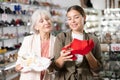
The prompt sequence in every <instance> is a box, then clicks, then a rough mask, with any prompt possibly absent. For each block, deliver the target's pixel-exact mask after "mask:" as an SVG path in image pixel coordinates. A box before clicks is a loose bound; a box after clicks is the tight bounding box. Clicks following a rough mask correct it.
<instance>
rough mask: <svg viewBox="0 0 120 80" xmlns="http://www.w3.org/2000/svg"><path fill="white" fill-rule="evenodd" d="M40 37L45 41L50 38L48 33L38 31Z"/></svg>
mask: <svg viewBox="0 0 120 80" xmlns="http://www.w3.org/2000/svg"><path fill="white" fill-rule="evenodd" d="M40 38H41V40H42V41H47V40H49V39H50V33H40Z"/></svg>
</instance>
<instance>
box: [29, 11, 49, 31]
mask: <svg viewBox="0 0 120 80" xmlns="http://www.w3.org/2000/svg"><path fill="white" fill-rule="evenodd" d="M42 16H47V17H48V18H49V19H50V20H51V14H50V11H48V10H46V9H37V10H35V11H34V13H33V14H32V16H31V28H30V29H31V32H32V33H38V31H37V30H36V29H35V24H36V22H37V20H38V19H39V18H41V17H42Z"/></svg>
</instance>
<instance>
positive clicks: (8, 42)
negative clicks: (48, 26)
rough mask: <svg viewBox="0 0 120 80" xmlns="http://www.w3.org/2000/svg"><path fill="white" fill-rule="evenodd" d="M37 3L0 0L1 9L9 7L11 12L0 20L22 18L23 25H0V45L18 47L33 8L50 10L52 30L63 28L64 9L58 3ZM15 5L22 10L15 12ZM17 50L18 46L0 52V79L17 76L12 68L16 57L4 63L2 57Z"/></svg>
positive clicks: (28, 26)
mask: <svg viewBox="0 0 120 80" xmlns="http://www.w3.org/2000/svg"><path fill="white" fill-rule="evenodd" d="M38 3H39V4H34V3H33V2H32V3H30V4H29V3H22V2H17V3H16V2H0V4H1V5H2V8H3V9H5V7H9V8H10V9H11V11H12V13H11V14H5V15H7V16H5V17H6V18H1V19H0V20H2V19H3V22H4V21H7V22H8V23H10V22H11V21H12V20H15V21H17V19H22V20H24V25H19V24H16V25H14V24H12V25H11V24H10V25H9V24H7V25H5V26H4V25H2V26H0V47H6V46H8V47H10V48H14V47H15V46H16V47H18V45H17V44H19V43H22V41H23V38H24V36H25V35H27V34H29V33H30V23H29V21H30V16H31V14H32V13H33V11H34V10H36V9H39V8H45V9H47V10H49V11H50V12H51V14H52V18H53V20H54V21H53V22H54V24H53V25H54V31H56V30H58V32H59V31H61V30H63V27H65V25H64V24H63V23H62V22H64V21H65V19H64V15H62V14H65V13H64V12H65V9H64V8H60V6H58V5H54V4H50V3H47V2H38ZM15 5H16V6H18V5H19V6H21V8H22V9H21V11H22V12H21V11H17V12H15V10H14V8H15ZM24 11H25V12H24ZM0 17H2V14H0ZM11 31H12V32H11ZM54 31H53V32H54ZM58 32H57V33H58ZM26 33H27V34H26ZM57 33H55V34H57ZM11 34H12V35H11ZM17 51H18V48H17V49H14V50H10V51H5V52H2V53H1V54H0V59H1V60H3V63H0V80H12V79H14V78H15V77H17V76H19V73H17V72H16V71H15V70H14V67H15V61H16V60H17V59H15V60H12V59H11V61H12V62H7V63H4V59H5V58H9V56H10V55H14V56H17ZM0 62H2V61H0Z"/></svg>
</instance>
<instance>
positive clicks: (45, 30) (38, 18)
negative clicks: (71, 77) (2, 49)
mask: <svg viewBox="0 0 120 80" xmlns="http://www.w3.org/2000/svg"><path fill="white" fill-rule="evenodd" d="M31 22H32V24H31V31H32V32H33V34H32V35H30V36H27V37H25V38H24V40H23V43H22V46H21V48H20V50H19V51H18V59H17V62H16V67H15V69H16V71H18V72H20V73H21V74H20V80H53V79H52V74H50V73H49V72H48V70H47V68H48V67H49V65H50V64H51V59H52V58H53V47H54V45H53V44H54V41H55V36H53V35H52V33H51V32H52V21H51V15H50V13H49V12H48V11H47V10H42V9H38V10H36V11H35V12H34V13H33V15H32V17H31Z"/></svg>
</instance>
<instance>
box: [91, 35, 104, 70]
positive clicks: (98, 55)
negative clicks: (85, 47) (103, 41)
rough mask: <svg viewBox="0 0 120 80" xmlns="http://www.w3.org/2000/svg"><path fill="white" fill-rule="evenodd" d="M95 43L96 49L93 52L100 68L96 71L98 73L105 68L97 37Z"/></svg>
mask: <svg viewBox="0 0 120 80" xmlns="http://www.w3.org/2000/svg"><path fill="white" fill-rule="evenodd" d="M94 42H95V46H94V49H93V51H92V53H93V55H94V57H95V58H96V60H97V63H98V68H97V69H95V70H97V71H100V70H101V69H102V67H103V60H102V52H101V46H100V41H99V40H98V38H97V37H95V38H94Z"/></svg>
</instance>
